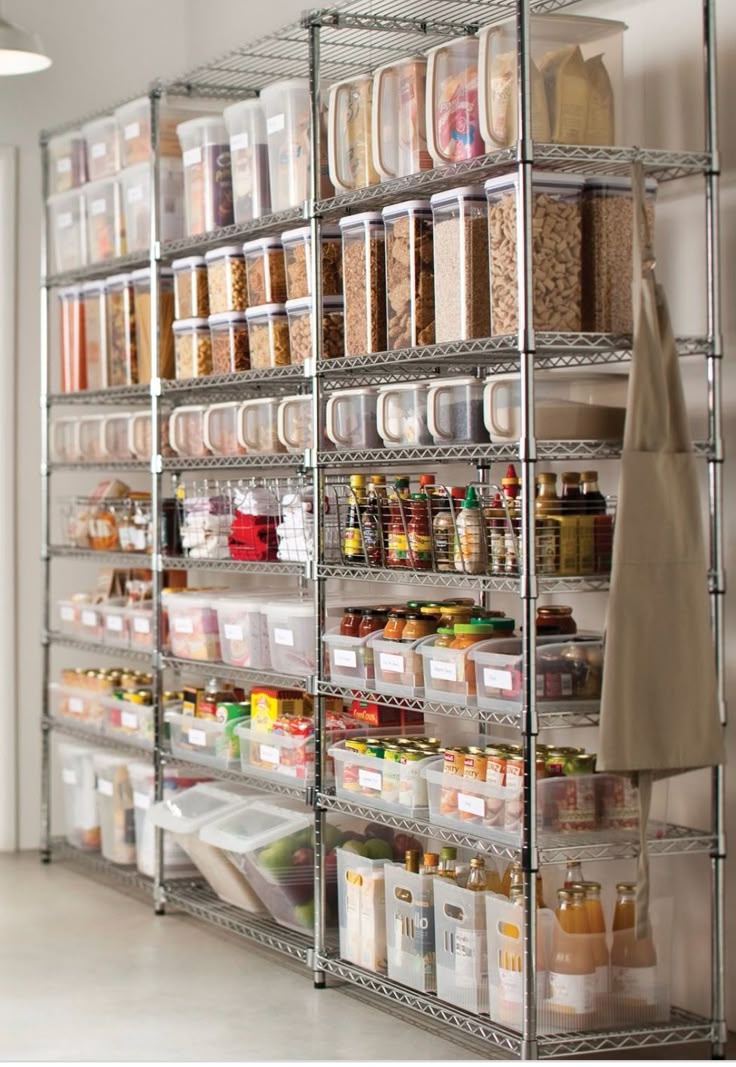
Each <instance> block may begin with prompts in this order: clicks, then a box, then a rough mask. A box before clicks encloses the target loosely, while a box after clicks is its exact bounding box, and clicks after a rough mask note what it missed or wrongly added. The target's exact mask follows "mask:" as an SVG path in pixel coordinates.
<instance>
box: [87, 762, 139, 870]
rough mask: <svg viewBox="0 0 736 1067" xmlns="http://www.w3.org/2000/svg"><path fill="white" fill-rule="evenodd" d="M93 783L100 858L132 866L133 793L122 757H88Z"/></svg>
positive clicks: (126, 766) (126, 765)
mask: <svg viewBox="0 0 736 1067" xmlns="http://www.w3.org/2000/svg"><path fill="white" fill-rule="evenodd" d="M92 762H93V764H94V768H95V778H96V780H97V807H98V810H99V813H100V835H101V843H102V855H103V856H104V857H105V859H106V860H109V861H110V863H117V864H120V865H121V866H126V867H127V866H132V865H133V864H134V863H135V813H134V810H133V789H132V787H131V784H130V778H129V776H128V763H129V760H128V759H126V758H125V757H124V756H112V755H109V754H108V753H101V752H100V753H97V754H95V755H94V756H93V757H92Z"/></svg>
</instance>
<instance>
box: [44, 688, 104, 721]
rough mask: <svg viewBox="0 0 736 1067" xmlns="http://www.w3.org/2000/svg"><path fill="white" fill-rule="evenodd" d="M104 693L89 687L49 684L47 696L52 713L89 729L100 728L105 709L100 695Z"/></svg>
mask: <svg viewBox="0 0 736 1067" xmlns="http://www.w3.org/2000/svg"><path fill="white" fill-rule="evenodd" d="M104 695H105V694H100V693H97V692H94V691H93V690H90V689H75V688H73V687H72V686H68V685H58V684H57V683H55V682H52V683H51V685H49V697H50V701H51V706H52V708H53V715H54V716H55V717H57V718H60V719H70V720H71V721H72V722H77V723H81V724H82V725H84V726H86V727H88V728H89V729H90V730H99V731H101V730H102V727H103V723H104V714H105V709H104V707H103V705H102V697H103V696H104Z"/></svg>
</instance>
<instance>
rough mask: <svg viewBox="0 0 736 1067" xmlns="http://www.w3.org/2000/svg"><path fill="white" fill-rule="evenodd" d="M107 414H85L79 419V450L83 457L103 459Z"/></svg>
mask: <svg viewBox="0 0 736 1067" xmlns="http://www.w3.org/2000/svg"><path fill="white" fill-rule="evenodd" d="M106 418H107V416H106V415H83V416H82V418H81V419H80V420H79V451H80V453H81V457H82V459H85V460H94V459H102V458H103V455H104V441H103V431H104V429H105V419H106Z"/></svg>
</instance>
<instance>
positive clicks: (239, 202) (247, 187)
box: [223, 100, 271, 223]
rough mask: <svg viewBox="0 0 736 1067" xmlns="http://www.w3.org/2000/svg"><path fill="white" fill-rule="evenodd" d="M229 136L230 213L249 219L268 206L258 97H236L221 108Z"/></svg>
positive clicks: (237, 219)
mask: <svg viewBox="0 0 736 1067" xmlns="http://www.w3.org/2000/svg"><path fill="white" fill-rule="evenodd" d="M223 118H224V119H225V125H226V126H227V130H228V134H229V136H230V165H231V170H232V185H233V217H234V220H235V222H236V223H243V222H251V221H252V220H253V219H258V218H260V217H261V215H267V214H268V213H269V211H270V210H271V190H270V188H269V180H268V139H267V136H266V116H265V114H264V112H263V105H262V104H261V101H260V100H240V101H238V103H237V104H231V106H230V107H226V108H225V110H224V112H223Z"/></svg>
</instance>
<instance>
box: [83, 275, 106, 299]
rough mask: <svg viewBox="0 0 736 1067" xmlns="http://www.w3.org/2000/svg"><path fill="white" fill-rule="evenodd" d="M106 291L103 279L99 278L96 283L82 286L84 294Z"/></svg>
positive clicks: (86, 283)
mask: <svg viewBox="0 0 736 1067" xmlns="http://www.w3.org/2000/svg"><path fill="white" fill-rule="evenodd" d="M104 289H105V282H104V280H103V279H102V278H98V279H97V281H95V282H85V283H84V285H83V286H82V292H83V293H84V294H85V295H86V294H87V293H102V292H103V291H104Z"/></svg>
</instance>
